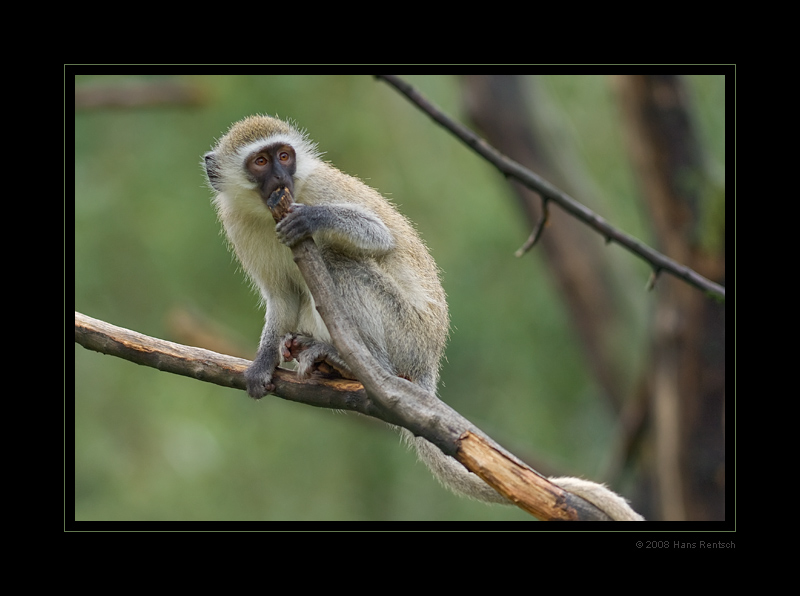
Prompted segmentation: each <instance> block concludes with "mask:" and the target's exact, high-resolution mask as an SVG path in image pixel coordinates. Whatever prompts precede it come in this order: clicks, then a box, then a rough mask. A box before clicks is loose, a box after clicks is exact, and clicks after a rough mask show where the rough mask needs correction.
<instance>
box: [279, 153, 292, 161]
mask: <svg viewBox="0 0 800 596" xmlns="http://www.w3.org/2000/svg"><path fill="white" fill-rule="evenodd" d="M290 157H291V156H290V155H289V152H288V151H281V152H280V153H278V159H280V160H281V161H289V158H290Z"/></svg>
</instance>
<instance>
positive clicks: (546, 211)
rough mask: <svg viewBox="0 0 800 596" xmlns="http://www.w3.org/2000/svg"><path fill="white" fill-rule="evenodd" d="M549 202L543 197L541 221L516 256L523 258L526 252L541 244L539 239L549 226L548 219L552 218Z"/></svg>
mask: <svg viewBox="0 0 800 596" xmlns="http://www.w3.org/2000/svg"><path fill="white" fill-rule="evenodd" d="M548 203H549V201H548V200H547V198H546V197H542V216H541V217H540V218H539V221H538V222H537V223H536V227H535V228H533V231H532V232H531V235H530V236H528V239H527V240H526V241H525V244H523V245H522V247H520V248H519V249H518V250H517V252H515V253H514V255H515V256H517V257H521V256H522V255H524V254H525V253H526V252H528V251H529V250H530V249H532V248H533V247H534V245H535V244H536V243H537V242H539V237H540V236H541V235H542V230H544V227H545V225H547V219H548V218H549V217H550V208H549V206H548Z"/></svg>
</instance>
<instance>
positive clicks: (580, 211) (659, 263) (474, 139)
mask: <svg viewBox="0 0 800 596" xmlns="http://www.w3.org/2000/svg"><path fill="white" fill-rule="evenodd" d="M376 78H379V79H383V80H384V81H386V82H387V83H389V84H390V85H392V86H393V87H394V88H395V89H397V90H398V91H400V93H402V94H403V95H405V96H406V97H407V98H408V99H409V100H411V101H412V102H413V103H414V104H415V105H417V106H418V107H419V108H420V109H421V110H422V111H423V112H425V113H426V114H428V116H430V117H431V118H432V119H433V120H434V121H435V122H437V123H438V124H440V125H441V126H442V127H444V128H445V129H447V130H449V131H450V132H451V133H453V134H454V135H455V136H456V137H458V138H459V139H460V140H461V141H462V142H463V143H464V144H466V145H467V146H468V147H469V148H470V149H472V150H473V151H475V152H476V153H477V154H478V155H480V156H481V157H483V158H484V159H486V161H488V162H489V163H491V164H492V165H493V166H495V167H496V168H497V169H498V170H500V171H501V172H502V173H503V174H504V175H506V176H510V177H512V178H515V179H517V180H519V181H520V182H521V183H522V184H524V185H525V186H527V187H528V188H530V189H532V190H535V191H536V192H538V193H539V194H540V195H541V196H542V198H543V199H548V200H551V201H553V202H554V203H556V204H558V205H559V206H560V207H561V208H562V209H564V210H565V211H566V212H567V213H570V214H571V215H573V216H574V217H575V218H577V219H578V220H580V221H582V222H583V223H585V224H586V225H588V226H589V227H590V228H592V229H594V230H596V231H597V232H599V233H600V234H601V235H602V236H603V237H604V238H605V239H606V242H616V243H617V244H619V245H620V246H622V247H623V248H625V249H627V250H628V251H630V252H632V253H633V254H635V255H637V256H638V257H640V258H642V259H644V260H645V261H647V262H648V263H649V264H650V265H651V266H652V268H653V270H654V271H657V272H660V271H666V272H667V273H670V274H672V275H674V276H675V277H677V278H678V279H681V280H683V281H685V282H686V283H688V284H690V285H692V286H694V287H696V288H699V289H701V290H703V291H704V292H707V293H708V294H711V295H712V296H717V297H719V298H722V299H723V300H724V299H725V287H724V286H721V285H719V284H717V283H714V282H713V281H711V280H709V279H706V278H705V277H703V276H702V275H700V274H699V273H697V272H696V271H694V270H693V269H690V268H689V267H686V266H685V265H682V264H680V263H678V262H676V261H674V260H672V259H670V258H669V257H667V256H665V255H663V254H661V253H660V252H658V251H656V250H654V249H652V248H650V247H649V246H647V245H646V244H644V243H643V242H641V241H639V240H637V239H636V238H633V237H632V236H629V235H628V234H625V233H624V232H622V231H620V230H618V229H616V228H615V227H614V226H612V225H610V224H609V223H608V222H607V221H606V220H605V219H603V218H602V217H600V216H599V215H597V214H596V213H594V212H593V211H591V210H590V209H588V208H586V207H585V206H583V205H582V204H580V203H579V202H578V201H576V200H575V199H573V198H572V197H570V196H569V195H568V194H566V193H565V192H562V191H561V190H559V189H558V188H556V187H555V186H553V185H552V184H550V183H549V182H548V181H547V180H544V179H543V178H541V177H539V176H537V175H536V174H535V173H533V172H532V171H530V170H529V169H527V168H525V167H524V166H522V165H521V164H519V163H517V162H516V161H514V160H512V159H509V158H508V157H506V156H505V155H503V154H501V153H500V152H499V151H497V149H495V148H494V147H492V146H491V145H489V143H487V142H486V141H485V140H483V139H482V138H480V137H479V136H478V135H476V134H475V133H474V132H472V131H471V130H470V129H468V128H467V127H466V126H464V125H463V124H460V123H458V122H456V121H455V120H453V119H452V118H450V117H449V116H447V115H446V114H445V113H444V112H442V110H440V109H439V108H438V107H436V106H435V105H434V104H433V103H432V102H431V101H430V100H428V99H426V98H425V97H424V96H423V95H422V94H421V93H420V92H419V91H417V90H416V89H415V88H414V87H412V86H411V85H409V84H408V83H406V82H405V81H404V80H402V79H401V78H400V77H397V76H395V75H376ZM531 244H532V243H531Z"/></svg>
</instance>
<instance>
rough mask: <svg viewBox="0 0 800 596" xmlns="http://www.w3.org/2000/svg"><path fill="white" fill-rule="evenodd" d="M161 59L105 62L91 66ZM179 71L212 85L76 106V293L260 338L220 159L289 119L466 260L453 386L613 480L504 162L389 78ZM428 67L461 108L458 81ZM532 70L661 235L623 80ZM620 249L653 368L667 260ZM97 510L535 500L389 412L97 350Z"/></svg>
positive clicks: (112, 309) (505, 434)
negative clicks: (402, 428) (225, 209)
mask: <svg viewBox="0 0 800 596" xmlns="http://www.w3.org/2000/svg"><path fill="white" fill-rule="evenodd" d="M159 78H163V77H151V78H142V77H129V76H119V77H88V76H86V77H78V78H77V79H76V84H77V85H94V84H107V83H112V82H113V83H118V84H120V85H125V84H130V83H134V82H141V81H143V80H153V79H155V80H158V79H159ZM169 78H170V80H177V81H182V82H184V83H186V84H188V85H193V86H196V87H198V88H199V89H201V90H202V93H203V97H204V98H205V99H204V101H203V102H202V103H201V104H200V105H194V106H162V107H149V108H141V109H97V110H92V111H77V112H76V113H75V309H76V310H78V311H80V312H83V313H85V314H87V315H89V316H92V317H96V318H99V319H103V320H106V321H108V322H110V323H113V324H116V325H120V326H123V327H128V328H130V329H134V330H136V331H139V332H142V333H146V334H149V335H153V336H156V337H161V338H166V339H174V338H172V337H170V330H169V329H170V328H169V326H168V324H167V319H168V316H169V313H170V312H172V311H173V310H174V309H176V308H177V309H183V308H189V309H193V310H196V311H198V312H201V313H203V314H204V315H205V316H207V317H209V318H211V319H213V320H214V321H216V322H217V323H219V324H221V325H223V326H224V328H226V329H227V330H228V332H229V333H230V334H231V336H232V337H236V338H244V340H243V341H245V342H246V345H248V346H249V350H250V353H249V354H243V355H244V356H247V357H251V356H252V354H253V353H254V351H255V347H256V343H257V340H258V335H259V332H260V328H261V316H262V315H261V311H260V308H259V306H258V299H257V297H256V296H255V294H254V293H253V292H252V291H251V290H250V288H249V287H248V285H247V283H246V281H245V279H244V277H243V275H242V273H241V271H239V269H238V267H237V265H236V263H235V261H234V260H233V258H232V256H231V255H230V253H229V252H228V251H227V249H226V246H225V241H224V238H223V237H222V236H221V234H220V230H219V225H218V223H217V221H216V218H215V214H214V212H213V209H212V206H211V204H210V196H211V193H210V192H209V190H208V189H207V188H206V186H205V182H204V179H203V175H202V170H201V167H200V160H201V156H202V154H203V153H204V152H205V151H207V150H208V149H209V148H210V147H211V146H212V144H213V142H214V139H215V138H217V137H218V136H220V135H221V134H223V133H224V132H225V130H226V129H227V128H228V126H230V124H231V123H232V122H234V121H236V120H238V119H240V118H242V117H244V116H246V115H248V114H252V113H256V112H259V113H268V114H273V115H274V114H277V115H279V116H281V117H284V118H286V117H288V118H291V119H293V120H295V121H296V122H297V123H298V124H299V125H300V126H301V127H304V128H306V129H307V130H308V131H309V133H310V134H311V136H312V138H313V139H315V140H316V141H317V142H318V143H319V146H320V148H321V149H322V150H323V151H324V152H325V158H326V159H328V160H330V161H331V162H333V163H334V164H335V165H337V166H338V167H339V168H340V169H342V170H344V171H346V172H348V173H350V174H353V175H356V176H359V177H361V178H362V179H364V180H365V181H366V182H367V183H368V184H370V185H371V186H374V187H375V188H377V189H378V190H380V191H381V192H383V193H384V194H386V195H387V196H389V197H391V199H392V200H393V201H394V202H395V203H396V204H397V205H398V206H399V207H400V209H401V210H402V211H403V212H404V213H405V214H406V215H407V216H408V217H409V218H410V219H412V220H413V221H414V222H415V223H416V225H417V226H418V229H419V230H420V233H421V234H422V236H423V237H424V239H425V241H426V242H427V244H428V245H429V247H430V249H431V251H432V253H433V256H434V258H435V259H436V260H437V262H438V263H439V265H440V267H441V268H442V270H443V282H444V285H445V289H446V291H447V293H448V297H449V303H450V307H451V315H452V333H451V341H450V344H449V348H448V352H447V362H446V363H445V365H444V369H443V374H442V386H441V388H440V395H441V397H442V399H444V400H445V401H447V402H448V403H450V404H451V405H452V406H453V407H455V408H456V409H457V410H458V411H459V412H461V413H462V414H463V415H465V416H466V417H467V418H469V419H470V420H472V421H473V422H474V423H475V424H477V425H478V426H479V427H481V428H483V429H484V430H486V431H487V432H488V433H489V434H491V435H492V436H493V437H494V438H495V439H496V440H498V441H499V442H500V443H503V444H505V445H506V446H508V447H509V448H510V449H511V450H512V451H515V452H517V453H518V454H519V455H520V456H521V457H523V458H525V457H526V456H530V459H531V460H535V461H544V462H547V465H549V466H551V467H552V468H553V469H554V470H557V471H560V472H563V473H567V474H574V475H582V476H585V477H588V478H593V479H598V480H602V479H601V478H597V475H598V474H599V473H600V472H601V470H602V467H603V464H604V462H605V458H606V457H607V454H608V450H609V447H610V446H611V444H612V442H613V439H614V422H615V421H614V417H613V414H612V413H611V412H610V411H609V409H608V406H607V403H606V402H605V401H604V400H603V399H602V398H601V396H600V392H599V390H598V388H597V387H596V385H595V383H594V381H593V379H592V378H590V377H589V376H588V375H587V372H586V366H585V363H584V362H583V361H582V355H581V351H580V348H579V346H578V345H577V344H576V337H575V335H574V334H573V332H572V329H571V328H570V324H569V320H568V317H567V313H566V312H565V310H564V309H563V308H562V305H561V302H560V299H559V296H558V294H557V293H556V291H555V290H554V289H553V287H552V285H551V283H550V280H549V278H548V274H547V272H546V269H545V267H544V266H543V265H542V263H541V262H540V258H541V256H540V255H539V254H537V252H536V250H535V249H534V251H533V252H532V254H530V255H528V256H526V257H525V258H522V259H516V258H514V256H513V253H514V251H515V250H516V249H517V248H518V247H519V246H520V245H521V244H522V242H523V241H524V240H525V238H526V237H527V235H528V233H529V230H528V229H527V227H526V225H525V224H524V221H523V218H522V217H520V214H519V213H518V212H517V210H516V207H515V203H514V201H513V200H512V198H511V193H510V190H509V188H508V186H507V183H506V181H505V180H504V179H503V177H502V176H501V175H500V174H498V173H497V172H496V171H495V170H494V169H493V168H492V167H490V166H489V165H487V164H486V163H485V162H484V161H482V160H481V159H480V158H478V157H477V156H476V155H474V154H473V153H472V152H471V151H469V150H468V149H467V148H465V147H464V146H463V145H461V144H460V143H459V142H458V141H456V140H455V139H454V138H453V137H451V136H450V135H449V134H448V133H446V132H445V131H443V130H442V129H441V128H439V127H438V126H436V125H435V124H433V123H432V122H431V121H430V120H429V119H428V118H427V117H426V116H425V115H423V114H422V113H420V112H419V111H418V110H417V109H416V108H414V107H413V106H411V105H410V104H409V103H408V102H407V101H406V100H405V99H403V98H401V97H400V96H399V95H398V94H397V93H396V92H395V91H393V90H392V89H391V88H389V87H388V86H387V85H386V84H384V83H381V82H376V81H375V80H373V79H372V78H371V77H369V76H333V75H328V76H311V75H297V76H285V75H275V76H241V75H236V76H233V75H231V76H184V77H169ZM409 80H410V81H411V82H412V83H413V84H414V85H416V86H417V87H418V88H419V89H420V90H421V91H422V92H423V93H425V94H426V95H427V96H428V97H429V98H430V99H432V100H433V101H434V102H436V103H437V104H438V105H439V106H441V107H442V108H443V109H444V110H445V111H447V112H448V113H449V114H451V115H454V116H456V117H460V115H461V114H462V106H461V91H460V87H459V80H458V78H457V77H452V76H416V77H409ZM691 82H692V89H693V92H694V93H696V94H697V95H698V101H697V104H698V106H699V108H700V109H701V110H702V111H700V112H699V113H698V120H699V122H700V124H701V129H702V131H703V134H704V141H706V147H707V149H708V150H709V152H710V154H711V156H712V158H713V159H715V160H716V162H715V163H717V164H719V168H723V167H724V136H722V135H723V131H724V126H723V122H724V96H723V95H722V93H723V86H724V81H723V80H721V77H693V78H692V79H691ZM531 85H532V88H533V87H534V86H535V94H534V95H535V97H536V98H537V107H536V109H537V112H539V114H540V115H543V116H544V117H546V122H547V130H546V131H545V133H544V134H546V135H547V139H548V140H549V142H550V143H551V144H552V146H553V150H554V153H555V154H557V155H558V156H559V159H560V160H561V166H562V168H564V169H565V170H566V171H567V173H568V175H571V176H573V175H574V180H573V183H574V184H576V185H579V187H580V188H583V189H587V192H588V193H589V194H590V195H591V197H592V201H588V200H587V201H586V202H587V204H589V206H590V207H591V208H593V209H596V210H598V212H600V213H601V214H602V215H603V216H604V217H605V218H606V219H608V220H609V221H611V222H612V223H613V224H615V225H618V226H619V227H621V228H622V229H624V230H626V231H627V232H629V233H632V234H633V235H635V236H637V237H639V238H642V239H643V240H645V241H647V240H648V234H649V232H648V228H647V222H646V217H645V216H644V214H643V212H642V210H641V208H640V206H639V203H640V201H639V199H638V196H637V191H636V185H635V181H634V179H633V176H632V173H631V171H630V166H629V164H628V162H627V159H626V158H625V155H624V150H623V147H622V139H621V137H622V134H621V132H620V122H619V114H618V112H617V107H616V104H615V102H614V98H613V93H612V91H611V88H610V86H609V83H608V80H607V79H606V78H604V77H597V76H590V77H583V76H581V77H577V76H561V77H555V76H548V77H541V78H537V79H532V80H531ZM720 110H722V114H721V115H720V114H719V111H720ZM721 136H722V139H721V140H720V137H721ZM578 198H579V199H580V200H585V199H584V197H581V196H579V197H578ZM546 233H556V232H555V231H553V230H548V231H547V232H546ZM586 233H587V234H593V232H591V231H590V230H588V229H587V231H586ZM607 250H609V251H612V252H613V255H612V256H613V262H614V267H615V273H616V274H618V275H619V276H620V277H621V278H622V279H623V280H624V282H625V283H626V284H628V285H627V286H626V287H627V292H626V293H625V294H624V295H625V298H624V299H625V300H627V301H629V302H630V305H629V306H630V308H629V309H628V311H629V312H630V316H629V318H628V320H627V321H626V323H625V326H624V328H620V329H619V330H618V331H617V332H618V334H619V342H618V345H619V346H620V354H619V358H621V359H623V360H624V361H625V362H626V363H628V365H627V366H628V369H629V375H630V379H631V383H633V381H634V380H635V379H636V376H637V374H638V373H639V372H640V371H641V368H642V366H643V365H644V363H643V361H642V358H643V357H644V356H643V351H644V350H645V348H646V346H647V312H648V309H649V305H650V301H651V296H650V295H648V294H647V293H645V292H644V291H642V289H643V287H644V284H645V281H646V278H647V267H646V266H645V265H643V264H642V263H640V262H639V261H638V260H637V259H635V258H634V257H632V256H631V255H629V254H627V253H625V252H624V251H622V250H621V249H619V248H618V247H613V246H612V247H609V248H608V249H607ZM624 397H625V396H623V398H624ZM75 518H76V519H77V520H443V521H447V520H530V519H531V518H530V517H529V516H528V515H526V514H525V513H523V512H522V511H520V510H518V509H516V508H513V507H502V506H486V505H484V504H481V503H477V502H473V501H470V500H467V499H463V498H459V497H457V496H455V495H452V494H450V493H449V492H447V491H446V490H444V489H442V488H441V487H440V486H439V485H438V484H437V483H436V482H435V481H434V480H433V478H432V477H431V475H430V474H429V472H428V471H427V469H425V467H424V466H423V465H422V464H420V463H418V462H416V461H415V456H414V454H413V452H411V451H408V450H407V449H406V448H404V447H403V446H402V445H401V443H400V442H399V440H398V437H397V434H396V433H395V432H393V431H392V430H390V429H389V428H388V427H386V426H385V425H383V424H380V423H377V422H375V421H372V420H368V419H366V418H363V417H359V416H357V415H351V414H348V415H343V414H338V413H334V412H330V411H325V410H320V409H315V408H310V407H306V406H302V405H299V404H293V403H288V402H284V401H282V400H280V399H277V398H265V399H263V400H261V401H260V402H254V401H252V400H250V399H248V398H247V397H246V396H245V394H244V392H239V391H234V390H232V389H225V388H221V387H217V386H215V385H210V384H207V383H202V382H198V381H193V380H190V379H186V378H183V377H178V376H175V375H170V374H167V373H162V372H158V371H156V370H154V369H150V368H146V367H141V366H137V365H135V364H131V363H129V362H126V361H123V360H120V359H118V358H114V357H111V356H104V355H100V354H97V353H94V352H90V351H87V350H85V349H84V348H82V347H80V346H78V345H76V347H75Z"/></svg>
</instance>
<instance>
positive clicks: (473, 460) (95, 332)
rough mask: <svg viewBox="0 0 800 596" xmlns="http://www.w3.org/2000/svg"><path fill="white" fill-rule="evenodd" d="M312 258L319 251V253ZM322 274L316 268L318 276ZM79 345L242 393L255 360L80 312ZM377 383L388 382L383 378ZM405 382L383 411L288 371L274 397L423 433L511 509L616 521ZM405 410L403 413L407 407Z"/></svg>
mask: <svg viewBox="0 0 800 596" xmlns="http://www.w3.org/2000/svg"><path fill="white" fill-rule="evenodd" d="M312 250H314V251H315V250H316V246H314V247H313V249H312ZM303 258H304V257H303V255H301V256H300V257H299V259H300V260H301V261H302V260H303ZM312 260H313V257H312ZM322 266H323V267H324V264H323V265H322ZM314 267H315V265H313V264H312V265H311V266H310V269H311V270H313V269H314ZM334 318H337V317H334ZM75 342H76V343H78V344H80V345H82V346H83V347H84V348H86V349H89V350H93V351H95V352H100V353H102V354H109V355H112V356H117V357H119V358H122V359H124V360H128V361H130V362H135V363H136V364H141V365H143V366H149V367H152V368H156V369H158V370H161V371H165V372H170V373H173V374H177V375H182V376H186V377H191V378H193V379H197V380H200V381H205V382H207V383H214V384H216V385H221V386H223V387H232V388H235V389H244V388H245V381H244V371H245V370H246V369H247V367H248V366H249V365H250V361H249V360H244V359H242V358H234V357H233V356H227V355H225V354H218V353H217V352H212V351H211V350H205V349H202V348H195V347H190V346H184V345H181V344H177V343H174V342H171V341H166V340H162V339H157V338H155V337H150V336H148V335H144V334H142V333H137V332H135V331H131V330H130V329H125V328H123V327H117V326H116V325H112V324H110V323H107V322H105V321H101V320H99V319H94V318H92V317H88V316H86V315H84V314H82V313H79V312H77V311H76V312H75ZM358 351H359V350H358V349H357V350H356V352H358ZM377 378H383V377H382V376H381V375H378V376H377ZM392 379H398V378H397V377H391V375H389V376H388V378H387V382H388V383H390V384H393V383H392ZM398 380H399V381H400V383H399V385H400V388H399V389H398V388H397V387H395V388H394V389H392V390H391V391H389V392H387V393H386V394H384V392H382V391H380V390H379V391H378V392H377V395H378V396H379V397H380V400H381V403H380V404H376V402H375V401H374V400H373V399H372V397H371V396H370V395H369V394H368V392H367V391H365V390H364V387H363V386H362V385H361V383H358V382H356V381H349V380H345V379H323V378H317V377H314V378H311V379H306V380H303V381H301V380H299V379H298V378H297V376H296V375H295V373H294V372H293V371H289V370H284V369H280V368H279V369H278V370H277V371H276V372H275V376H274V377H273V381H274V382H275V392H274V395H276V396H277V397H280V398H282V399H286V400H289V401H294V402H298V403H304V404H307V405H310V406H316V407H321V408H332V409H337V410H348V411H351V412H359V413H361V414H365V415H367V416H372V417H374V418H377V419H379V420H383V421H384V422H389V423H391V424H400V425H402V426H405V427H406V428H409V430H412V432H414V431H413V428H410V427H414V428H417V429H418V432H419V433H420V434H422V436H424V437H425V438H427V439H428V440H430V441H431V442H433V443H435V444H437V445H440V446H441V445H444V446H445V448H447V449H448V451H449V452H451V453H454V454H455V456H456V458H457V459H458V460H459V461H461V462H462V463H464V464H465V465H466V466H467V467H468V468H469V469H471V470H472V471H474V472H475V473H477V474H478V475H479V476H481V477H482V478H484V480H486V481H487V482H489V484H491V485H492V486H493V487H495V489H497V490H498V491H499V492H501V494H503V495H504V496H506V498H508V499H509V501H511V502H512V503H514V504H516V505H517V506H518V507H520V508H521V509H524V510H525V511H527V512H528V513H530V514H531V515H533V516H535V517H537V518H539V519H542V520H571V521H580V520H584V521H588V520H600V521H607V520H609V519H610V518H609V517H608V516H607V515H606V514H605V513H603V512H602V511H600V510H599V509H598V508H597V507H595V506H594V505H592V504H591V503H588V502H587V501H585V500H583V499H582V498H580V497H578V496H576V495H573V494H571V493H569V492H567V491H565V490H563V489H561V488H560V487H558V486H556V485H554V484H552V483H551V482H549V481H548V480H547V479H546V478H543V477H542V476H541V475H539V474H538V473H537V472H535V471H534V470H532V469H531V468H529V467H528V466H526V465H525V464H523V463H522V462H520V461H519V460H518V459H517V458H515V457H514V456H513V455H511V454H509V453H508V452H506V451H505V450H503V449H502V448H500V447H498V446H497V445H495V444H494V443H493V442H492V441H491V440H490V439H488V438H486V437H485V435H483V433H481V432H480V431H478V430H477V429H476V428H474V427H473V426H472V425H471V424H470V423H469V421H467V420H466V419H464V418H463V417H461V416H460V415H458V414H457V413H455V412H454V411H453V410H451V409H450V408H449V407H448V406H446V405H445V404H444V403H443V402H441V401H439V400H438V399H437V398H436V397H435V396H430V395H428V394H426V393H425V392H422V395H421V396H420V395H416V393H417V392H413V390H412V391H411V392H409V391H407V389H409V388H414V387H416V386H415V385H413V384H412V383H409V382H408V381H404V380H403V379H398ZM417 397H420V398H421V399H422V400H423V401H424V402H425V403H423V404H417V403H416V402H415V401H414V400H415V399H416V398H417ZM393 401H394V402H396V403H397V404H398V407H397V410H398V412H400V413H399V414H398V413H394V412H393V411H392V408H393V406H392V405H391V404H392V402H393ZM437 402H438V403H437ZM401 403H402V404H403V407H402V408H400V407H399V405H400V404H401ZM404 420H405V421H406V422H403V421H404ZM409 420H410V421H411V422H408V421H409ZM498 462H500V463H498Z"/></svg>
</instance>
